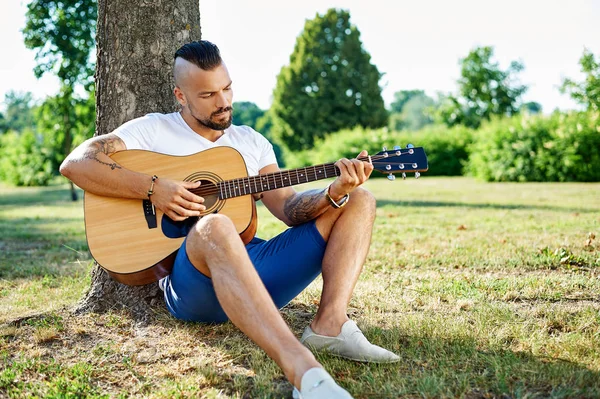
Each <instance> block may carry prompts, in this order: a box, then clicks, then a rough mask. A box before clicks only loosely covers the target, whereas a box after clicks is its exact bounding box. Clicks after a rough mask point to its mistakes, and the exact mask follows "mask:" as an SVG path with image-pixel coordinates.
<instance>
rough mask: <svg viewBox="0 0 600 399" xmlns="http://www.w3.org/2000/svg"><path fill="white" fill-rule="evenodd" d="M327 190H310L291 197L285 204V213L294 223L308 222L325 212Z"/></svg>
mask: <svg viewBox="0 0 600 399" xmlns="http://www.w3.org/2000/svg"><path fill="white" fill-rule="evenodd" d="M324 192H325V190H323V189H320V190H309V191H305V192H302V193H299V194H296V195H294V196H292V197H290V198H289V199H288V200H287V201H286V202H285V204H284V206H283V211H284V212H285V215H286V216H287V217H288V219H290V221H291V222H292V223H294V224H300V223H305V222H308V221H309V220H312V219H314V218H316V217H317V216H319V215H320V214H322V213H323V210H324V209H325V207H324V206H319V203H321V204H323V203H324V202H323V198H324V197H323V195H324Z"/></svg>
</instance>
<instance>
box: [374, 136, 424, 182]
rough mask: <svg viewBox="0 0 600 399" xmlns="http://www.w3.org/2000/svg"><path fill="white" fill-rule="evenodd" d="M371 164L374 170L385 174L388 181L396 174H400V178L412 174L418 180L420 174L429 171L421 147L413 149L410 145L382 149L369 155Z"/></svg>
mask: <svg viewBox="0 0 600 399" xmlns="http://www.w3.org/2000/svg"><path fill="white" fill-rule="evenodd" d="M371 162H372V163H373V167H374V169H375V170H377V171H378V172H381V173H385V174H387V175H388V179H389V180H394V179H395V178H396V176H395V175H396V174H397V173H401V174H402V178H406V173H413V172H414V174H415V177H416V178H419V176H420V175H421V172H426V171H427V169H429V164H428V163H427V155H425V150H424V149H423V147H414V146H413V145H412V144H409V145H407V146H406V148H400V146H395V147H394V148H393V149H391V150H388V149H387V148H385V147H383V151H381V152H378V153H377V154H375V155H371Z"/></svg>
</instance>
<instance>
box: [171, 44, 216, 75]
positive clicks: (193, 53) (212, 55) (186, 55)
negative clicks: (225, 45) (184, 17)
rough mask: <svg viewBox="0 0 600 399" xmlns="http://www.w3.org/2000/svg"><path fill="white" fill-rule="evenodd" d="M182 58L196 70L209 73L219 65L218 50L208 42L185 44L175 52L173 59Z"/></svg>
mask: <svg viewBox="0 0 600 399" xmlns="http://www.w3.org/2000/svg"><path fill="white" fill-rule="evenodd" d="M177 58H183V59H184V60H186V61H188V62H191V63H192V64H194V65H196V66H197V67H198V68H200V69H203V70H205V71H211V70H213V69H215V68H216V67H218V66H219V65H221V62H222V60H221V52H220V51H219V48H218V47H217V46H216V45H215V44H213V43H211V42H209V41H208V40H200V41H195V42H190V43H186V44H184V45H183V46H181V47H180V48H179V50H177V51H176V52H175V57H174V59H175V60H176V59H177Z"/></svg>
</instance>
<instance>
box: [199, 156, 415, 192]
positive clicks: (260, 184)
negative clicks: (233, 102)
mask: <svg viewBox="0 0 600 399" xmlns="http://www.w3.org/2000/svg"><path fill="white" fill-rule="evenodd" d="M406 153H407V152H404V153H401V154H406ZM393 156H394V155H393ZM393 156H392V157H393ZM369 158H370V160H371V163H372V164H373V165H401V164H405V165H406V164H412V163H413V162H405V163H400V162H393V163H390V162H376V161H379V160H381V159H387V158H390V157H389V156H385V155H379V156H377V155H374V156H371V157H368V156H367V157H361V158H357V159H358V160H359V161H369ZM373 161H375V162H373ZM319 168H321V170H324V171H325V175H327V174H331V177H333V175H335V176H338V173H337V172H338V171H339V169H338V168H337V166H335V165H334V163H326V164H321V165H315V166H306V167H304V168H297V169H293V170H283V171H278V172H272V173H266V174H263V175H255V176H246V177H240V178H237V179H231V180H227V181H222V182H219V183H217V184H215V185H212V186H210V187H206V186H204V187H198V188H196V189H191V190H190V192H192V193H194V194H196V195H200V196H209V195H215V194H221V193H222V191H223V190H225V191H229V192H230V193H231V192H233V193H234V194H236V191H237V192H239V193H240V195H248V194H254V193H258V192H261V191H269V190H270V187H271V186H274V187H275V188H281V187H289V186H293V185H296V184H303V183H308V182H311V181H316V180H320V179H322V178H323V177H317V176H316V172H317V171H319V172H321V170H319ZM302 170H303V174H302V175H298V173H299V172H300V173H302ZM400 170H402V169H397V170H396V171H400ZM309 171H312V173H314V174H315V177H316V179H315V180H309V178H308V176H309ZM291 173H296V181H297V182H296V183H292V181H293V180H292V175H291ZM284 174H287V175H288V176H287V177H289V180H287V177H286V176H284ZM305 176H306V177H305ZM301 177H302V178H305V179H306V181H305V182H301V181H300V178H301ZM284 178H285V179H286V181H283V179H284ZM251 180H252V181H251ZM236 183H237V184H236ZM240 183H242V186H241V188H240ZM280 183H281V186H279V187H277V185H278V184H280ZM244 184H245V187H247V188H248V191H250V192H249V193H248V194H246V189H245V188H244ZM265 184H266V186H265ZM252 186H254V190H255V191H254V192H252ZM259 188H260V190H259ZM264 188H266V190H263V189H264ZM242 190H244V194H241V192H242ZM236 196H239V195H237V194H236V195H233V196H232V197H236Z"/></svg>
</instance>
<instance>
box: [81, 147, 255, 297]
mask: <svg viewBox="0 0 600 399" xmlns="http://www.w3.org/2000/svg"><path fill="white" fill-rule="evenodd" d="M111 158H112V159H114V160H115V161H116V162H117V163H119V164H120V165H121V166H123V167H125V168H127V169H130V170H133V171H136V172H141V173H145V174H148V175H157V176H158V177H159V179H160V178H167V179H173V180H192V181H197V180H200V178H198V177H197V176H199V173H200V175H210V176H213V177H215V176H216V178H219V179H222V180H229V179H234V178H239V177H242V176H247V170H246V164H245V162H244V160H243V158H242V156H241V155H240V154H239V152H237V151H236V150H234V149H232V148H230V147H215V148H212V149H209V150H206V151H202V152H199V153H196V154H192V155H188V156H170V155H164V154H159V153H155V152H151V151H143V150H128V151H122V152H118V153H115V154H113V155H112V156H111ZM84 211H85V228H86V237H87V241H88V247H89V249H90V252H91V254H92V257H93V258H94V259H95V260H96V262H98V264H99V265H100V266H102V267H103V268H104V269H105V270H106V271H107V272H108V273H109V274H110V275H111V276H112V277H113V278H114V279H116V280H117V281H120V282H122V283H125V284H130V285H142V284H148V283H151V282H153V281H157V280H158V279H160V278H162V277H164V276H166V275H167V274H169V273H170V269H171V267H172V262H173V261H174V255H175V253H176V252H177V250H178V249H179V247H180V246H181V244H182V243H183V240H184V239H185V237H176V238H169V237H167V236H166V235H165V232H164V231H163V229H162V227H163V226H162V223H161V221H162V219H163V213H162V212H161V211H160V210H158V209H155V212H156V221H157V225H156V228H150V227H149V225H148V222H147V221H146V218H145V215H144V210H143V201H142V200H139V199H124V198H114V197H105V196H100V195H96V194H92V193H89V192H86V193H85V199H84ZM218 212H219V213H221V214H225V215H226V216H228V217H229V218H230V219H231V220H232V221H233V223H234V225H235V227H236V230H237V231H238V233H239V234H241V235H242V239H243V240H244V241H249V240H250V239H251V238H252V237H253V236H254V233H255V232H256V207H255V204H254V200H253V198H252V196H250V195H247V196H241V197H236V198H230V199H228V200H226V201H225V202H224V204H223V206H222V208H220V209H219V210H218Z"/></svg>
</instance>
